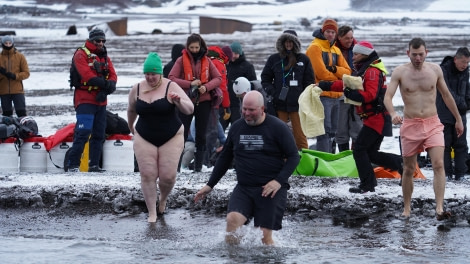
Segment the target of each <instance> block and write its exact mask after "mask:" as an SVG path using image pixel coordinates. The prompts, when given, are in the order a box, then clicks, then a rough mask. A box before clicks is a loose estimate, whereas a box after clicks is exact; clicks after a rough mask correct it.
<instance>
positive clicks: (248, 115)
mask: <svg viewBox="0 0 470 264" xmlns="http://www.w3.org/2000/svg"><path fill="white" fill-rule="evenodd" d="M242 116H243V118H244V119H245V122H246V123H247V124H248V125H250V126H257V125H259V124H261V123H263V121H264V118H265V117H266V116H265V113H264V98H263V95H262V94H261V93H260V92H258V91H249V92H248V93H246V94H245V97H243V104H242Z"/></svg>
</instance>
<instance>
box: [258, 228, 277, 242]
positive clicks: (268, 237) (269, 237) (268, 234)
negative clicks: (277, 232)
mask: <svg viewBox="0 0 470 264" xmlns="http://www.w3.org/2000/svg"><path fill="white" fill-rule="evenodd" d="M261 230H262V231H263V239H262V240H261V241H263V244H265V245H274V240H273V231H272V230H271V229H267V228H264V227H261Z"/></svg>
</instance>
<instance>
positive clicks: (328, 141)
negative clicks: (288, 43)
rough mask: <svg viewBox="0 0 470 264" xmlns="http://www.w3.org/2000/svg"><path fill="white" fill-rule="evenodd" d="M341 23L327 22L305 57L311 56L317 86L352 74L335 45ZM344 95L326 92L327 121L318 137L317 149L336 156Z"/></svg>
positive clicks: (324, 105)
mask: <svg viewBox="0 0 470 264" xmlns="http://www.w3.org/2000/svg"><path fill="white" fill-rule="evenodd" d="M337 32H338V24H337V23H336V21H335V20H333V19H331V18H327V19H325V21H324V22H323V24H322V27H321V28H319V29H317V30H315V31H314V32H313V34H312V36H313V37H314V39H313V40H312V42H311V43H310V45H309V47H308V48H307V51H306V55H307V56H308V57H309V59H310V62H311V63H312V66H313V71H314V73H315V83H320V82H322V81H323V82H324V81H327V82H331V83H333V82H334V81H337V80H341V78H342V77H343V75H344V74H347V75H350V74H351V68H350V67H349V65H348V62H347V61H346V59H345V58H344V56H343V54H342V53H341V50H340V49H339V48H338V47H337V46H335V42H336V35H337ZM341 96H343V93H342V92H335V91H323V92H322V93H321V94H320V101H321V102H322V104H323V109H324V112H325V119H324V120H323V121H324V123H323V125H324V127H325V134H324V135H321V136H318V137H317V144H316V150H319V151H323V152H328V153H335V152H336V132H337V129H338V119H339V98H341Z"/></svg>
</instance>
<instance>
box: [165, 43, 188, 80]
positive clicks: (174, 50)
mask: <svg viewBox="0 0 470 264" xmlns="http://www.w3.org/2000/svg"><path fill="white" fill-rule="evenodd" d="M183 50H184V45H183V44H174V45H173V47H171V60H170V61H169V62H168V63H167V64H165V66H164V67H163V77H165V78H168V74H170V71H171V68H173V65H174V64H175V61H176V59H178V58H179V57H181V52H182V51H183Z"/></svg>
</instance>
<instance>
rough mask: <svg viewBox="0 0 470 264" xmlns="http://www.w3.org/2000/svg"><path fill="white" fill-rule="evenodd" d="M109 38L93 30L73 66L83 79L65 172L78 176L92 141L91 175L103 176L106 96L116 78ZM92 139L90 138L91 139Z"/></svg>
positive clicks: (75, 99) (75, 100)
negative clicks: (107, 48)
mask: <svg viewBox="0 0 470 264" xmlns="http://www.w3.org/2000/svg"><path fill="white" fill-rule="evenodd" d="M105 43H106V36H105V34H104V32H103V30H101V29H93V30H92V31H90V33H89V37H88V39H87V40H86V42H85V44H84V45H83V46H82V47H81V48H79V49H77V51H76V52H75V54H74V56H73V59H72V62H73V64H74V65H75V67H76V69H77V71H78V73H79V75H80V78H81V80H80V85H77V86H79V87H75V92H74V97H73V104H74V107H75V112H76V116H77V122H76V125H75V131H74V137H73V145H72V147H71V148H70V153H69V154H68V160H66V161H65V163H64V169H65V171H69V172H78V171H79V167H80V158H81V156H82V152H83V149H84V147H85V144H86V142H87V141H89V166H88V171H89V172H103V171H104V170H102V169H101V168H100V167H99V161H100V158H101V152H102V150H103V142H104V140H105V130H106V105H107V103H108V101H107V96H108V95H109V94H112V93H113V92H114V91H115V90H116V82H117V75H116V71H115V69H114V66H113V63H112V62H111V59H110V58H109V57H108V53H107V51H106V46H105V45H104V44H105ZM90 135H91V137H90Z"/></svg>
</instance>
